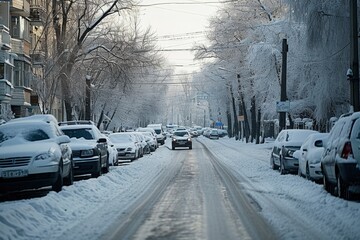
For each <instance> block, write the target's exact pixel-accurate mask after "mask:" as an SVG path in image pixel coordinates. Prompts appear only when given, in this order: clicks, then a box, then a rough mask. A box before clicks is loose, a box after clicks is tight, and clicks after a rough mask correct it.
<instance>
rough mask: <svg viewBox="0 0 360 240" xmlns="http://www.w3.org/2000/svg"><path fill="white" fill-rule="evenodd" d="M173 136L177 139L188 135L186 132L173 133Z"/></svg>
mask: <svg viewBox="0 0 360 240" xmlns="http://www.w3.org/2000/svg"><path fill="white" fill-rule="evenodd" d="M174 135H175V136H179V137H184V136H186V135H189V133H188V132H186V131H178V132H174Z"/></svg>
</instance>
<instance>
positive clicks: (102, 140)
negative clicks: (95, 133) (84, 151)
mask: <svg viewBox="0 0 360 240" xmlns="http://www.w3.org/2000/svg"><path fill="white" fill-rule="evenodd" d="M97 142H98V143H106V138H99V140H98V141H97Z"/></svg>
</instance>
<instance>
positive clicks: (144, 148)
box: [132, 132, 150, 155]
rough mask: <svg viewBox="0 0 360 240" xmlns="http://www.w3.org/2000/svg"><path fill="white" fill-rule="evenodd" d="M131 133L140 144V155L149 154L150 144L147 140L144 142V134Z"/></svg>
mask: <svg viewBox="0 0 360 240" xmlns="http://www.w3.org/2000/svg"><path fill="white" fill-rule="evenodd" d="M132 134H133V135H134V136H136V137H137V139H138V141H139V143H140V145H141V148H142V155H144V154H149V153H150V146H149V144H148V142H146V138H145V136H144V135H143V134H142V133H141V132H132Z"/></svg>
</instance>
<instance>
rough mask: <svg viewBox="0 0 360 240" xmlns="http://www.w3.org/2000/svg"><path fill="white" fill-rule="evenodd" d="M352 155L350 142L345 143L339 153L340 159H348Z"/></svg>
mask: <svg viewBox="0 0 360 240" xmlns="http://www.w3.org/2000/svg"><path fill="white" fill-rule="evenodd" d="M351 154H352V148H351V142H346V143H345V145H344V148H343V150H342V153H341V158H348V157H349V155H351Z"/></svg>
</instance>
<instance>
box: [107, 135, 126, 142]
mask: <svg viewBox="0 0 360 240" xmlns="http://www.w3.org/2000/svg"><path fill="white" fill-rule="evenodd" d="M109 138H110V140H111V141H113V142H115V143H126V142H131V138H130V136H128V135H125V134H114V135H109Z"/></svg>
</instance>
